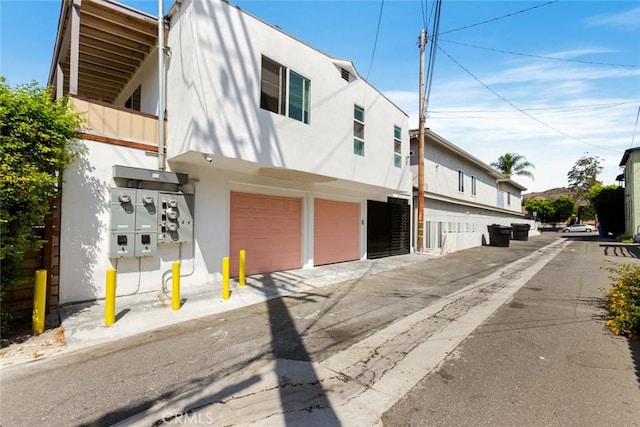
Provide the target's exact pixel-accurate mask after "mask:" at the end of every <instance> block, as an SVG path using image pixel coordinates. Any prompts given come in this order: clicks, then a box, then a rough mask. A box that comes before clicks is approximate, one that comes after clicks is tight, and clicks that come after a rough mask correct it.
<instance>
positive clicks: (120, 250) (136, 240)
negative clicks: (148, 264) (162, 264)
mask: <svg viewBox="0 0 640 427" xmlns="http://www.w3.org/2000/svg"><path fill="white" fill-rule="evenodd" d="M157 247H158V192H157V191H153V190H136V189H132V188H113V189H111V247H110V252H109V256H110V257H111V258H126V257H134V256H135V257H141V256H152V255H154V254H155V253H156V250H157Z"/></svg>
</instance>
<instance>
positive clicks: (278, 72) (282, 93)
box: [260, 56, 287, 114]
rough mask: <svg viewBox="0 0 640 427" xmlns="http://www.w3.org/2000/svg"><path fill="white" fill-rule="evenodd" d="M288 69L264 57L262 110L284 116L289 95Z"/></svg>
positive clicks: (261, 83)
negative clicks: (286, 99) (287, 95)
mask: <svg viewBox="0 0 640 427" xmlns="http://www.w3.org/2000/svg"><path fill="white" fill-rule="evenodd" d="M286 78H287V69H286V68H285V67H283V66H282V65H280V64H278V63H277V62H275V61H272V60H270V59H269V58H267V57H266V56H263V57H262V79H261V81H260V108H264V109H265V110H269V111H272V112H274V113H278V114H284V109H285V98H286V94H287V82H286Z"/></svg>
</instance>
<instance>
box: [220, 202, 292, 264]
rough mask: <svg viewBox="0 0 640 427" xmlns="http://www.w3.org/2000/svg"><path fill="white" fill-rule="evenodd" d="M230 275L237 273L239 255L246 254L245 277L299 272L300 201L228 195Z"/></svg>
mask: <svg viewBox="0 0 640 427" xmlns="http://www.w3.org/2000/svg"><path fill="white" fill-rule="evenodd" d="M230 212H231V221H230V222H231V226H230V244H229V248H230V252H231V274H232V275H237V273H238V261H237V258H238V252H239V251H240V250H241V249H244V250H245V251H246V252H247V274H257V273H267V272H273V271H280V270H289V269H295V268H300V267H301V264H302V261H301V258H302V252H301V240H302V200H301V199H296V198H291V197H279V196H268V195H261V194H249V193H234V192H232V193H231V209H230Z"/></svg>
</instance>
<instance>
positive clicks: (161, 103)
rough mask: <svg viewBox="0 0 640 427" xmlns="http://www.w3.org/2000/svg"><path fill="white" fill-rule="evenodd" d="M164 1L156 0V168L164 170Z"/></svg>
mask: <svg viewBox="0 0 640 427" xmlns="http://www.w3.org/2000/svg"><path fill="white" fill-rule="evenodd" d="M165 87H166V85H165V74H164V1H163V0H158V169H159V170H164V161H165V158H164V118H165V115H164V112H165Z"/></svg>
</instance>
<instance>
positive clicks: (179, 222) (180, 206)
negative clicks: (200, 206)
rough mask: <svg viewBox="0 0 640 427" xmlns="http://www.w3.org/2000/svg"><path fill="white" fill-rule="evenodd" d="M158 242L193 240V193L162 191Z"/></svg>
mask: <svg viewBox="0 0 640 427" xmlns="http://www.w3.org/2000/svg"><path fill="white" fill-rule="evenodd" d="M160 209H161V214H160V215H159V218H158V220H159V222H158V230H159V231H158V243H184V242H191V241H193V195H192V194H182V193H162V192H161V193H160Z"/></svg>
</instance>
